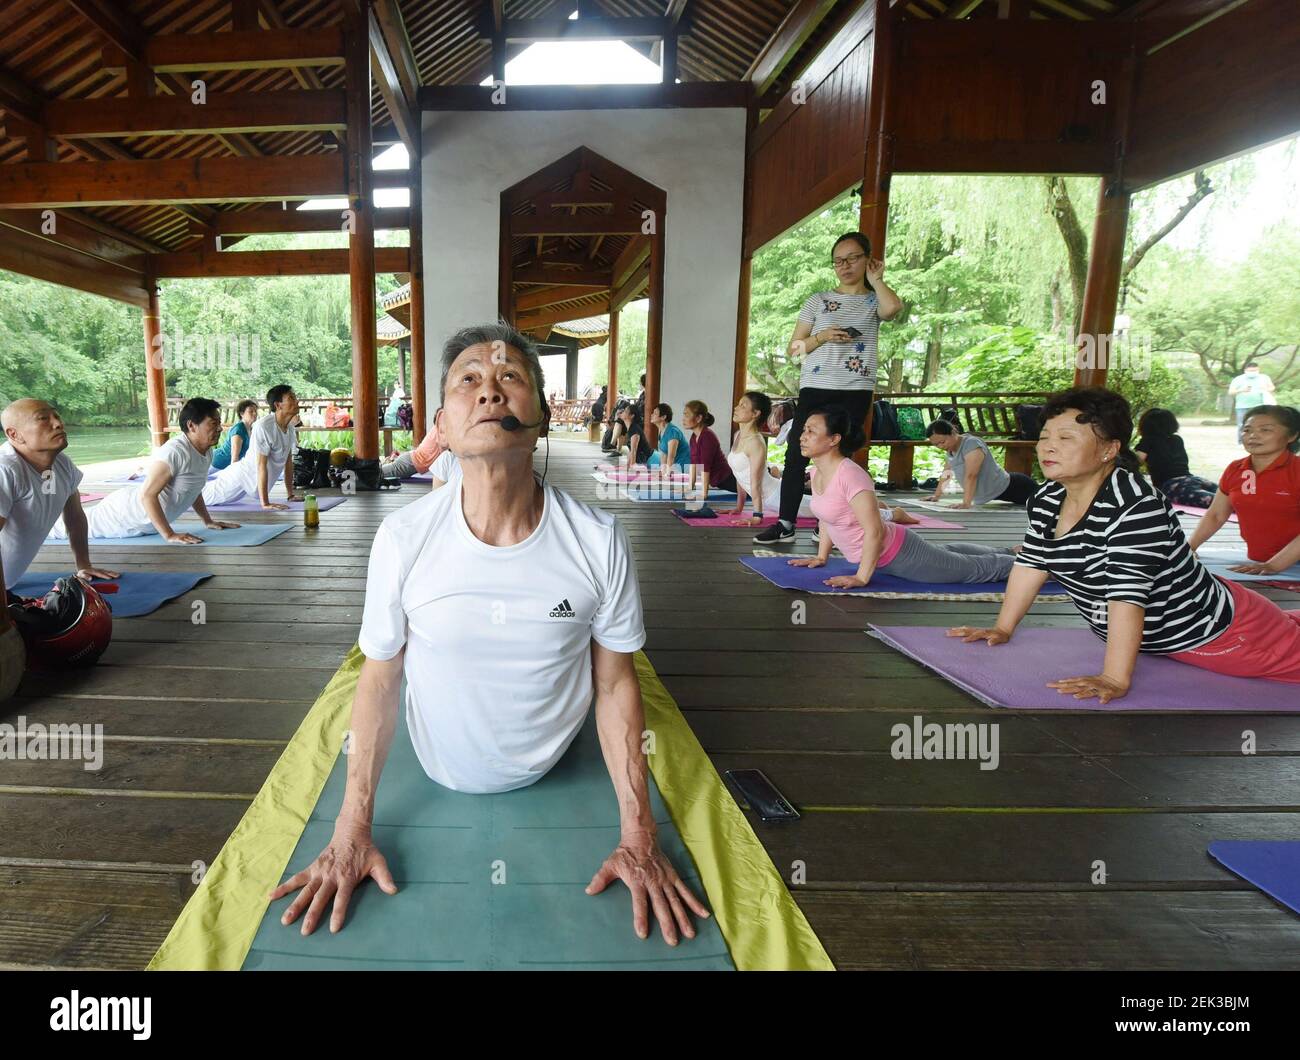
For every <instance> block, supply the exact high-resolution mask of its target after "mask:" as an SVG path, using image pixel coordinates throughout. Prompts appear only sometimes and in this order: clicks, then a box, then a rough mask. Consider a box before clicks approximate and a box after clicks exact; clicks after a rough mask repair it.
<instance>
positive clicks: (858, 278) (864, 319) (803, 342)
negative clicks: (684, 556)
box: [754, 232, 903, 544]
mask: <svg viewBox="0 0 1300 1060" xmlns="http://www.w3.org/2000/svg"><path fill="white" fill-rule="evenodd" d="M831 264H832V265H833V266H834V268H835V274H836V276H837V277H838V279H839V285H838V286H837V287H836V288H835V289H834V290H830V291H822V292H821V293H820V294H815V295H813V296H812V297H811V298H809V299H808V301H806V302H805V303H804V305H803V309H801V310H800V312H799V322H798V324H797V326H796V327H795V329H794V336H793V338H792V339H791V340H790V353H791V356H793V357H795V358H796V359H797V360H800V361H801V362H802V367H801V369H800V372H799V403H798V405H797V406H796V408H795V414H794V420H793V422H792V424H791V427H790V437H791V438H792V439H797V438H798V437H799V436H800V434H802V433H803V425H804V420H805V419H806V418H807V416H808V414H809V413H810V412H811V411H812V410H813V409H815V408H819V407H824V406H827V405H842V406H843V407H844V409H845V410H846V411H847V412H848V414H849V419H850V420H851V421H852V422H854V423H856V424H859V425H861V424H862V423H863V422H864V421H865V420H866V418H867V410H868V409H869V408H871V395H872V393H873V392H874V391H875V388H876V336H877V332H878V331H879V329H880V321H882V320H892V319H893V318H894V317H895V316H897V315H898V314H899V313H900V312H901V311H902V308H903V303H902V301H901V300H900V299H899V297H898V295H896V294H895V293H894V292H893V291H892V290H891V289H890V287H889V285H888V284H887V283H885V280H884V271H885V263H884V262H883V261H880V260H878V259H876V258H873V257H872V256H871V241H870V240H868V239H867V237H866V236H864V235H863V234H862V233H861V232H846V233H845V234H844V235H842V236H840V238H839V239H837V240H836V241H835V245H834V246H833V247H832V249H831ZM807 470H808V458H807V457H805V456H804V455H803V454H802V453H800V452H799V447H798V445H791V446H790V447H789V448H788V449H787V450H786V457H785V470H784V471H783V472H782V474H781V511H780V518H779V519H778V520H777V521H776V522H775V523H773V524H772V525H771V526H770V527H768V528H767V529H766V530H763V531H761V532H760V533H758V534H757V535H755V537H754V540H755V541H758V542H760V543H762V544H773V543H776V542H779V541H793V540H794V524H795V520H796V519H797V518H798V516H799V505H800V503H801V502H802V501H803V495H804V494H803V487H804V476H805V473H806V471H807Z"/></svg>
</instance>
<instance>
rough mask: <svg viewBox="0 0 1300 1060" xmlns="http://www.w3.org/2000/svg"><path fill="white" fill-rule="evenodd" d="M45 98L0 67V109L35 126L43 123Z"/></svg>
mask: <svg viewBox="0 0 1300 1060" xmlns="http://www.w3.org/2000/svg"><path fill="white" fill-rule="evenodd" d="M44 102H45V97H44V96H42V95H41V94H40V93H39V92H37V91H36V90H35V89H34V88H32V87H31V86H30V85H28V84H26V83H25V82H24V81H22V80H20V79H19V78H17V77H15V76H14V75H13V74H11V73H10V72H9V71H8V70H6V69H5V68H4V67H2V66H0V107H3V108H4V109H5V110H6V111H8V112H9V113H10V114H13V115H14V116H16V117H19V118H22V119H23V121H26V122H30V123H31V124H33V125H39V124H40V122H41V106H42V104H44Z"/></svg>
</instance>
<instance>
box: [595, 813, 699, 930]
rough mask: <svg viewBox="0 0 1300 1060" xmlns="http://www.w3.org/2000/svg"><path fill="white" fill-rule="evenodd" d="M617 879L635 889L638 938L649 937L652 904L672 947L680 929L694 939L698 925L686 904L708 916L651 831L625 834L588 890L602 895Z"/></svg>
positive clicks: (694, 911) (634, 913)
mask: <svg viewBox="0 0 1300 1060" xmlns="http://www.w3.org/2000/svg"><path fill="white" fill-rule="evenodd" d="M615 880H622V881H623V882H624V883H625V884H627V889H628V890H629V891H631V892H632V925H633V927H634V928H635V929H636V934H637V937H638V938H642V939H644V938H649V937H650V918H649V909H650V908H651V907H653V909H654V913H655V917H656V918H657V919H658V921H659V930H660V931H662V932H663V935H664V941H665V942H667V943H668V945H670V946H676V945H677V932H678V929H680V930H681V933H682V934H683V935H685V936H686V937H687V938H688V939H693V938H695V925H694V924H692V923H691V918H690V914H689V913H687V911H686V910H687V907H689V908H690V910H691V912H693V913H694V914H695V915H696V916H701V917H707V916H708V915H709V911H708V910H707V909H706V908H705V907H704V904H703V903H702V902H701V901H700V900H699V899H698V898H696V897H695V895H694V894H692V893H691V889H690V888H689V887H687V886H686V884H684V883H682V880H681V877H680V876H678V875H677V870H676V869H674V868H673V865H672V862H671V861H669V860H668V858H667V857H665V856H664V852H663V851H662V850H660V849H659V841H658V840H657V839H656V838H655V837H654V836H653V835H651V834H649V833H644V832H642V833H637V834H635V835H630V836H624V838H623V840H622V842H620V843H619V845H618V849H617V850H615V851H614V853H612V854H611V855H610V856H609V857H608V858H606V859H605V864H603V865H602V866H601V867H600V871H599V872H597V873H596V875H595V876H593V877H592V878H591V883H589V884H587V893H588V894H600V892H601V891H603V890H604V889H605V888H606V887H608V886H609V885H610V884H611V883H613V882H614V881H615ZM647 898H648V899H649V903H648V904H647Z"/></svg>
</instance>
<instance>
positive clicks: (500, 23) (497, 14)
mask: <svg viewBox="0 0 1300 1060" xmlns="http://www.w3.org/2000/svg"><path fill="white" fill-rule="evenodd" d="M489 3H490V5H491V8H492V32H493V34H494V35H496V34H500V33H502V32H503V31H504V30H505V28H506V14H505V11H506V3H505V0H489Z"/></svg>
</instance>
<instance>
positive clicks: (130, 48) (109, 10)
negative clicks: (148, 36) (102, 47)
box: [68, 0, 145, 59]
mask: <svg viewBox="0 0 1300 1060" xmlns="http://www.w3.org/2000/svg"><path fill="white" fill-rule="evenodd" d="M68 6H69V7H71V8H72V9H73V10H74V11H76V12H77V13H78V14H79V15H81V17H82V18H84V19H85V20H86V21H87V22H89V23H90V24H91V25H92V26H94V27H95V28H96V29H98V30H99V31H100V32H101V33H103V34H104V36H106V37H107V38H108V39H109V40H110V41H111V42H112V43H113V46H114V47H116V48H118V49H120V50H121V51H123V52H125V53H126V54H127V55H128V56H129V57H130V58H132V59H139V58H141V51H142V48H143V44H144V38H145V33H144V31H143V30H142V29H141V27H140V25H139V24H138V23H137V22H136V21H135V19H133V18H132V17H131V16H130V15H129V14H127V13H126V12H125V11H123V10H122V9H121V8H120V7H118V6H117V5H116V4H112V3H108V2H106V0H68Z"/></svg>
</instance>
